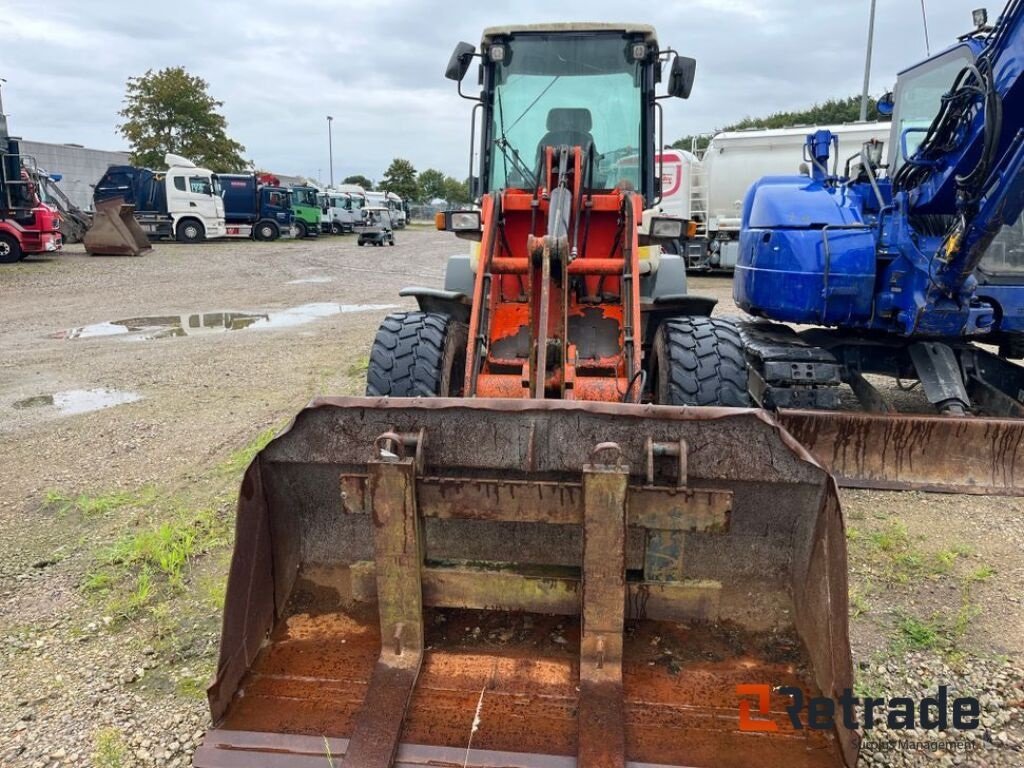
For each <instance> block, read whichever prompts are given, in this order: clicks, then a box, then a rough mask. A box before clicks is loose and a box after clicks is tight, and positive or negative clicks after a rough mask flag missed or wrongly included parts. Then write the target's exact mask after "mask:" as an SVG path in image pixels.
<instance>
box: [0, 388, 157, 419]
mask: <svg viewBox="0 0 1024 768" xmlns="http://www.w3.org/2000/svg"><path fill="white" fill-rule="evenodd" d="M141 399H142V395H139V394H137V393H135V392H121V391H118V390H116V389H69V390H66V391H64V392H54V393H53V394H52V395H36V396H34V397H26V398H25V399H24V400H18V401H17V402H15V403H14V407H15V408H17V409H19V410H22V409H27V408H56V409H57V410H58V411H59V412H60V413H62V414H64V415H65V416H73V415H75V414H79V413H91V412H92V411H101V410H103V409H104V408H112V407H114V406H115V405H124V404H125V403H134V402H135V401H136V400H141Z"/></svg>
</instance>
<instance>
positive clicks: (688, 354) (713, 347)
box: [654, 317, 750, 408]
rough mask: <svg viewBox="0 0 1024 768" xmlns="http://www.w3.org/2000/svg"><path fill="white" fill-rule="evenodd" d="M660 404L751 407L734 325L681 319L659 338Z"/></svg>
mask: <svg viewBox="0 0 1024 768" xmlns="http://www.w3.org/2000/svg"><path fill="white" fill-rule="evenodd" d="M654 365H655V371H654V386H655V398H656V400H657V402H658V403H659V404H661V405H708V406H726V407H730V408H744V407H748V406H749V405H750V395H749V393H748V392H747V364H746V359H745V358H744V355H743V342H742V341H741V340H740V334H739V331H738V330H737V329H736V327H735V326H734V325H733V324H732V323H730V322H729V321H728V320H721V319H719V318H711V317H680V318H674V319H672V320H666V321H665V322H664V323H662V324H661V327H660V328H659V329H658V333H657V335H656V336H655V338H654Z"/></svg>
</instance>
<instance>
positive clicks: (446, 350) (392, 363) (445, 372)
mask: <svg viewBox="0 0 1024 768" xmlns="http://www.w3.org/2000/svg"><path fill="white" fill-rule="evenodd" d="M466 338H467V329H466V326H465V324H464V323H460V322H457V321H455V320H453V319H452V318H451V317H449V316H448V315H440V314H435V313H431V312H396V313H394V314H391V315H388V316H387V317H386V318H384V322H383V323H381V326H380V329H379V330H378V331H377V337H376V338H375V339H374V340H373V348H372V349H371V351H370V364H369V367H368V369H367V372H366V394H367V395H368V396H371V397H380V396H383V395H389V396H391V397H458V396H459V395H461V394H462V390H463V379H464V378H465V367H466Z"/></svg>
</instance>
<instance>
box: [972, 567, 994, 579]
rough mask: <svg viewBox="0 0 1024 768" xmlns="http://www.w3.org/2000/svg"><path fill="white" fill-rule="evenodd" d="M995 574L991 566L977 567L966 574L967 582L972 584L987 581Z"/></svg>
mask: <svg viewBox="0 0 1024 768" xmlns="http://www.w3.org/2000/svg"><path fill="white" fill-rule="evenodd" d="M995 574H996V572H995V569H994V568H993V567H992V566H991V565H987V564H985V565H979V566H978V567H977V568H975V569H974V570H973V571H971V572H970V573H969V574H967V580H968V581H974V582H982V581H988V580H989V579H991V578H992V577H993V576H995Z"/></svg>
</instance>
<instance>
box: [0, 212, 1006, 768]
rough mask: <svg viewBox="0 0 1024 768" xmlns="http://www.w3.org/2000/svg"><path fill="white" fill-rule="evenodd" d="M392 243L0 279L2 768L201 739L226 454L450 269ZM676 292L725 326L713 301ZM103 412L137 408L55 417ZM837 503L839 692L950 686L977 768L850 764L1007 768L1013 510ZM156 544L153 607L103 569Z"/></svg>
mask: <svg viewBox="0 0 1024 768" xmlns="http://www.w3.org/2000/svg"><path fill="white" fill-rule="evenodd" d="M397 240H398V245H397V246H396V247H395V248H357V247H356V245H355V241H354V238H351V237H347V238H330V239H324V240H322V241H319V242H317V241H312V242H309V241H308V242H279V243H273V244H269V243H255V244H254V243H248V242H235V243H213V244H209V245H205V246H196V247H187V246H178V245H176V244H162V245H159V246H157V248H156V249H155V251H154V252H153V253H152V254H150V255H148V256H145V257H142V258H138V259H113V258H89V257H87V256H86V255H85V254H84V252H83V251H82V250H81V249H80V247H71V248H69V249H68V250H67V251H65V253H64V254H62V255H61V256H60V257H57V258H52V259H40V260H32V261H27V262H23V263H21V264H19V265H16V266H13V267H5V268H4V269H3V270H0V281H2V282H0V319H2V321H3V327H4V329H5V331H4V334H3V335H2V336H0V414H2V419H0V465H2V466H3V468H4V470H3V472H2V473H0V765H2V766H5V767H6V766H11V767H12V768H13V767H15V766H32V767H33V768H36V767H39V768H42V767H43V766H47V767H50V766H54V767H55V766H80V765H94V766H99V767H101V768H114V767H115V766H135V765H139V766H150V765H160V766H167V765H170V766H174V765H187V764H188V762H189V759H190V755H191V752H192V750H193V749H194V747H195V744H196V742H197V741H198V739H199V738H200V737H201V735H202V731H203V730H204V729H205V728H206V727H207V726H208V722H207V714H206V705H205V700H204V698H203V694H202V689H203V686H204V685H205V682H206V680H207V679H208V678H209V676H210V674H211V671H212V665H213V662H214V657H215V653H216V646H217V637H218V632H219V614H220V609H221V601H222V600H223V576H224V571H225V568H226V563H227V556H228V551H229V545H228V542H227V541H226V536H227V534H225V533H224V531H226V530H227V529H228V528H229V525H230V519H231V497H232V495H233V493H234V492H235V488H236V485H237V477H238V470H239V468H240V466H241V465H242V464H244V456H245V455H246V454H245V453H244V451H243V452H242V453H239V451H240V449H243V448H244V447H245V446H247V445H248V444H250V443H251V442H252V441H253V439H254V438H255V437H256V436H257V435H259V434H261V433H265V432H266V431H267V430H268V429H269V428H275V427H279V426H281V425H282V424H284V423H285V422H286V420H287V419H288V418H289V417H290V416H291V415H293V414H294V413H295V412H296V411H297V410H298V408H299V407H301V406H302V405H303V404H304V403H305V402H306V401H308V400H309V398H310V397H311V396H313V395H315V394H318V393H330V394H357V393H359V392H360V391H361V387H362V378H363V371H362V369H363V366H364V365H365V359H366V355H367V354H368V351H369V345H370V342H371V340H372V337H373V333H374V331H375V329H376V327H377V324H378V322H379V320H380V318H381V316H382V315H383V314H384V313H385V312H386V311H387V310H386V309H384V307H385V306H388V305H397V306H410V303H409V302H408V301H406V300H403V299H400V298H398V295H397V294H398V289H399V288H401V287H402V286H404V285H407V284H410V283H422V284H426V285H434V286H436V285H439V284H440V282H441V279H442V271H443V265H444V260H445V257H446V256H447V255H448V254H450V253H456V252H459V251H461V250H463V249H464V248H465V245H464V244H462V243H459V242H457V241H453V240H451V239H450V237H449V236H446V235H444V234H440V233H435V232H431V231H429V230H424V231H413V230H410V231H406V232H399V233H398V235H397ZM690 290H691V291H692V292H694V293H702V294H706V295H715V296H717V297H719V298H720V300H721V303H720V305H719V310H718V313H719V314H736V309H735V307H734V306H733V305H732V303H731V300H730V299H729V294H730V287H729V281H728V280H727V279H724V278H718V277H695V278H692V279H691V283H690ZM296 308H299V309H296ZM225 312H227V313H232V314H231V316H229V317H228V318H227V320H226V321H225V319H224V316H223V313H225ZM193 315H196V316H198V315H203V317H201V318H197V319H193ZM127 320H131V321H132V322H130V323H128V324H127V325H128V326H131V328H132V329H135V330H134V331H132V332H128V331H127V330H125V332H123V333H121V334H119V335H113V336H92V337H90V336H89V334H90V333H102V332H104V331H110V330H111V327H110V326H107V325H103V324H105V323H111V322H114V321H127ZM225 322H227V325H229V326H232V327H233V328H234V329H233V330H230V331H224V330H221V328H222V327H223V325H224V323H225ZM204 325H205V326H207V327H205V328H203V327H192V326H204ZM94 326H99V327H98V328H97V327H94ZM243 326H244V327H243ZM83 327H87V328H89V330H87V331H85V332H84V336H83V332H81V331H76V330H75V329H80V328H83ZM122 327H124V326H122ZM113 330H118V328H116V327H115V328H113ZM76 335H77V337H75V336H76ZM69 337H71V338H69ZM153 337H159V338H153ZM97 390H99V392H97ZM83 393H84V394H83ZM119 393H120V394H125V395H130V396H135V397H136V398H137V399H134V400H133V401H131V402H127V401H126V402H122V403H121V404H117V405H113V406H112V407H108V408H104V409H102V410H95V411H89V412H84V413H77V414H76V413H73V411H74V410H75V409H76V408H78V407H80V406H81V404H82V403H85V404H86V406H88V405H89V404H90V403H94V402H95V401H96V400H97V399H100V400H103V399H104V398H111V397H113V398H114V400H115V401H116V400H117V399H118V394H119ZM122 399H124V400H127V399H128V398H127V397H123V398H122ZM239 457H241V458H239ZM843 502H844V509H845V511H846V515H847V527H848V533H849V536H850V552H851V595H852V596H853V600H852V603H853V606H852V622H851V634H852V642H853V647H854V657H855V662H856V664H857V668H858V688H859V689H860V690H861V691H863V692H864V693H869V692H870V693H871V695H876V694H877V695H880V696H881V695H885V696H889V695H912V694H918V693H933V692H934V691H935V689H936V686H937V685H939V684H945V685H948V686H949V687H950V689H951V690H955V691H958V692H960V694H961V695H974V696H977V697H979V698H981V700H982V702H983V705H984V715H983V719H982V728H980V729H978V730H977V731H975V732H972V733H971V734H968V736H967V737H965V738H966V740H968V741H969V742H970V744H971V745H972V748H974V747H976V748H977V749H976V751H971V752H966V753H965V752H957V751H955V750H951V749H950V748H949V747H948V746H947V745H940V748H939V749H937V750H936V749H928V748H927V747H928V746H934V745H925V746H926V749H924V751H914V750H909V749H897V750H895V751H889V750H888V749H887V748H886V745H889V744H892V743H893V738H894V736H893V734H891V733H887V732H885V731H882V730H877V729H876V731H874V732H873V733H871V734H869V735H868V736H869V744H870V746H868V747H867V748H866V749H865V751H864V759H863V760H862V763H863V764H871V765H944V764H956V765H970V766H975V765H988V766H1021V765H1024V752H1022V751H1021V750H1022V744H1024V725H1022V721H1021V712H1022V710H1021V707H1022V703H1024V690H1022V688H1021V686H1022V683H1021V681H1022V678H1024V675H1022V672H1021V667H1022V665H1024V600H1022V596H1024V570H1022V565H1021V557H1020V553H1021V551H1024V514H1022V513H1024V504H1022V503H1021V501H1019V500H1016V499H1010V500H1007V499H994V498H979V497H958V496H933V495H927V494H916V493H907V494H897V493H873V492H865V491H856V492H850V491H844V492H843ZM167 520H172V521H181V520H185V521H187V524H188V525H189V526H191V527H190V530H191V531H193V532H194V533H196V536H197V537H198V540H199V542H200V543H198V544H195V545H194V546H195V550H194V551H193V552H191V555H190V557H189V559H188V561H187V563H186V564H185V566H184V568H183V570H182V571H181V572H180V574H179V576H178V580H177V581H174V580H172V579H170V578H168V577H166V575H165V574H164V573H162V572H160V571H159V569H158V568H156V566H154V574H153V579H152V585H151V587H150V588H149V591H147V590H146V589H143V588H142V587H144V586H145V584H144V583H143V582H144V577H143V571H145V569H146V567H145V566H144V565H140V564H139V562H142V561H141V560H140V561H138V562H137V561H136V560H132V559H131V558H130V557H127V556H125V555H123V554H122V555H117V556H115V555H112V554H111V553H112V552H115V551H117V547H118V545H119V543H122V542H124V541H125V540H126V539H132V540H133V541H139V540H142V539H140V538H139V537H141V536H144V535H145V534H146V532H147V531H150V530H152V529H154V528H156V527H158V526H159V525H160V524H161V523H163V522H165V521H167ZM136 556H138V557H142V556H141V555H139V554H138V552H136ZM145 578H148V577H145ZM926 735H927V734H924V733H923V732H922V733H920V734H918V736H919V737H921V738H920V740H921V741H931V740H935V741H944V740H945V739H940V738H938V737H934V738H929V739H925V738H924V737H925V736H926ZM947 736H948V738H949V739H950V740H954V741H955V740H957V739H958V738H959V737H958V736H957V735H956V734H954V733H953V732H950V733H949V734H947ZM902 738H906V737H902Z"/></svg>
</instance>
